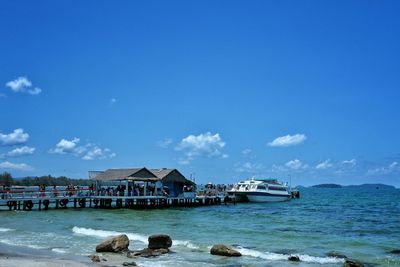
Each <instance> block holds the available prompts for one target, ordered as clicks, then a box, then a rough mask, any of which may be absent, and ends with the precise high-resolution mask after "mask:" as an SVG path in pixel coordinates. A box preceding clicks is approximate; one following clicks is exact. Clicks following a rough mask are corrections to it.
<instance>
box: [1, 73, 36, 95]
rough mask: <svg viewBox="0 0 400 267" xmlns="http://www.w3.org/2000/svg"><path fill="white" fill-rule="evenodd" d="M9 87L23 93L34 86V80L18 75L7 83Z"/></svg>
mask: <svg viewBox="0 0 400 267" xmlns="http://www.w3.org/2000/svg"><path fill="white" fill-rule="evenodd" d="M6 86H7V87H10V88H11V90H13V91H14V92H15V93H23V92H25V90H26V89H27V88H29V87H31V86H32V82H31V81H29V80H28V78H26V77H22V76H21V77H18V78H17V79H15V80H13V81H9V82H7V83H6Z"/></svg>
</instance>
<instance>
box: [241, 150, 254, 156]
mask: <svg viewBox="0 0 400 267" xmlns="http://www.w3.org/2000/svg"><path fill="white" fill-rule="evenodd" d="M251 152H252V150H251V149H250V148H246V149H243V150H242V154H243V155H248V154H250V153H251Z"/></svg>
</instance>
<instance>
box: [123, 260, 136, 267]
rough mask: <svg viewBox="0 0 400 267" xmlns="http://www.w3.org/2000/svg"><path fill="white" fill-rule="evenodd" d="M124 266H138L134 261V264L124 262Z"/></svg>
mask: <svg viewBox="0 0 400 267" xmlns="http://www.w3.org/2000/svg"><path fill="white" fill-rule="evenodd" d="M122 265H123V266H137V264H136V262H134V261H132V262H124V263H122Z"/></svg>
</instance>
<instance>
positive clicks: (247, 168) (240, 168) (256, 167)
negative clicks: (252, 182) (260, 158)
mask: <svg viewBox="0 0 400 267" xmlns="http://www.w3.org/2000/svg"><path fill="white" fill-rule="evenodd" d="M264 168H265V167H264V165H263V164H261V163H253V162H249V161H248V162H244V163H241V162H237V163H236V164H235V165H234V171H236V172H241V173H253V174H255V173H259V172H261V171H262V170H264Z"/></svg>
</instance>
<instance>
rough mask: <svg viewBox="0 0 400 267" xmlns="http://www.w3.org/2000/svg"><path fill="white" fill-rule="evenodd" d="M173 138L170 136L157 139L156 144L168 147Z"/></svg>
mask: <svg viewBox="0 0 400 267" xmlns="http://www.w3.org/2000/svg"><path fill="white" fill-rule="evenodd" d="M172 142H173V140H172V139H171V138H165V139H164V140H161V141H158V142H157V146H159V147H162V148H168V147H169V145H170V144H172Z"/></svg>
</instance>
